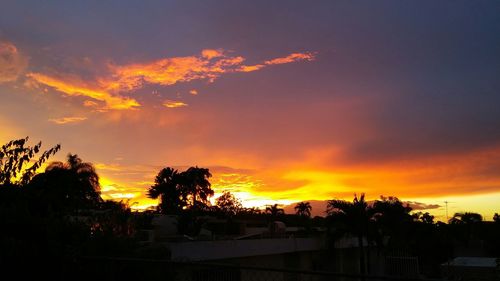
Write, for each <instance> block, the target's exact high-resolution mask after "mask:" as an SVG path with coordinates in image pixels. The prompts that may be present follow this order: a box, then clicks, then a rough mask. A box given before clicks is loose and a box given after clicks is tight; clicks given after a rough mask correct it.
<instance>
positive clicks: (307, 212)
mask: <svg viewBox="0 0 500 281" xmlns="http://www.w3.org/2000/svg"><path fill="white" fill-rule="evenodd" d="M294 209H295V214H297V215H298V216H301V217H308V218H309V217H311V210H312V207H311V204H310V203H309V202H299V203H297V205H295V208H294Z"/></svg>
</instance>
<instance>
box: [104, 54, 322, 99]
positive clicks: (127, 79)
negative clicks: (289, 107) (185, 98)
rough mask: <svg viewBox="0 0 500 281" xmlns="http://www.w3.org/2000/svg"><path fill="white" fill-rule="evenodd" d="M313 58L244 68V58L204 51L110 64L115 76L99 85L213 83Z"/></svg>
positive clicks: (285, 59) (118, 87)
mask: <svg viewBox="0 0 500 281" xmlns="http://www.w3.org/2000/svg"><path fill="white" fill-rule="evenodd" d="M312 59H314V54H312V53H294V54H290V55H288V56H286V57H283V58H275V59H271V60H267V61H265V62H264V64H257V65H252V66H245V65H242V63H243V62H244V61H245V58H244V57H241V56H228V55H225V54H224V52H223V51H222V50H212V49H207V50H203V51H202V52H201V56H187V57H172V58H164V59H160V60H156V61H153V62H149V63H137V64H129V65H123V66H114V65H110V66H109V68H110V70H111V72H112V75H111V77H110V78H106V79H104V78H103V79H100V80H99V84H100V85H101V87H103V88H105V89H107V90H118V91H129V90H133V89H137V88H140V87H142V86H143V84H144V83H150V84H157V85H162V86H170V85H174V84H176V83H179V82H188V81H192V80H198V79H208V80H209V81H210V82H213V81H214V80H215V79H217V78H218V77H219V76H220V75H221V74H223V73H230V72H249V71H255V70H259V69H261V68H263V67H265V66H266V65H272V64H284V63H292V62H296V61H300V60H307V61H310V60H312Z"/></svg>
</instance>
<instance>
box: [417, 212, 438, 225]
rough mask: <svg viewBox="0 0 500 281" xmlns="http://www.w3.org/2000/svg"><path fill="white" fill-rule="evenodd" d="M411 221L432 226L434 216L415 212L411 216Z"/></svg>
mask: <svg viewBox="0 0 500 281" xmlns="http://www.w3.org/2000/svg"><path fill="white" fill-rule="evenodd" d="M412 217H413V219H414V220H415V221H419V222H423V223H427V224H433V223H434V216H433V215H431V214H429V212H425V213H422V212H417V213H414V214H413V215H412Z"/></svg>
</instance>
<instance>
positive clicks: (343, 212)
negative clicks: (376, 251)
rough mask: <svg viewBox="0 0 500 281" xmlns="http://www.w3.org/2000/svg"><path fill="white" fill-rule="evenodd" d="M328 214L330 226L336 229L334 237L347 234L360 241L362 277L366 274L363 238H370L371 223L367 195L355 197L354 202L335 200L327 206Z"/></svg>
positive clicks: (330, 201)
mask: <svg viewBox="0 0 500 281" xmlns="http://www.w3.org/2000/svg"><path fill="white" fill-rule="evenodd" d="M327 214H328V219H329V221H330V225H332V226H334V227H335V228H336V229H335V230H334V232H333V236H334V237H339V236H341V235H343V234H345V233H351V234H353V235H354V236H355V237H356V238H357V240H358V250H359V268H360V273H361V274H362V275H364V274H365V272H366V264H365V252H364V249H363V237H368V233H369V230H368V228H369V226H370V222H371V216H372V211H371V207H370V206H369V205H368V204H367V202H366V201H365V194H364V193H362V194H361V196H360V197H359V198H358V197H357V195H356V194H355V195H354V199H353V201H352V202H348V201H345V200H338V199H333V200H329V201H328V204H327Z"/></svg>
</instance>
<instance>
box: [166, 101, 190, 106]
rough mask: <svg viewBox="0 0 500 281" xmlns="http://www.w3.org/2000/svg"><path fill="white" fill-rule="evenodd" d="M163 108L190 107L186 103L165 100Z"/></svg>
mask: <svg viewBox="0 0 500 281" xmlns="http://www.w3.org/2000/svg"><path fill="white" fill-rule="evenodd" d="M163 106H165V107H168V108H177V107H185V106H188V104H187V103H184V102H182V101H174V100H165V101H164V102H163Z"/></svg>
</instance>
